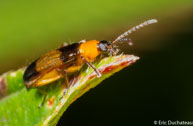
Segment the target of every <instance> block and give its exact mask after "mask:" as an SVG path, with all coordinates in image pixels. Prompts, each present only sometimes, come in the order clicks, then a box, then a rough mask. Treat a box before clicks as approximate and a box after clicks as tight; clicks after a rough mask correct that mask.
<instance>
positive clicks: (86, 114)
mask: <svg viewBox="0 0 193 126" xmlns="http://www.w3.org/2000/svg"><path fill="white" fill-rule="evenodd" d="M151 18H156V19H158V20H159V23H157V24H154V25H150V26H148V27H146V28H143V29H141V30H139V31H137V32H135V33H133V34H132V35H131V36H130V38H131V39H132V40H133V42H134V45H133V46H132V47H130V46H126V45H120V48H121V49H122V51H123V52H124V53H126V54H134V55H136V56H139V57H140V60H139V61H137V62H136V63H135V64H133V65H132V66H130V67H128V68H126V69H124V70H122V71H120V72H119V73H116V74H115V75H113V76H112V77H110V78H108V79H106V80H105V81H103V82H102V83H101V84H100V85H99V86H97V87H96V88H94V89H92V90H90V91H89V92H88V93H86V94H85V95H83V96H82V97H81V98H79V99H78V100H77V101H75V102H74V103H73V104H72V105H71V106H70V107H69V108H68V109H67V111H66V112H65V113H64V114H63V116H62V118H61V119H60V121H59V124H58V125H59V126H63V125H65V126H75V125H86V126H87V125H89V126H90V125H92V126H98V125H132V126H135V125H136V126H137V125H148V126H149V125H154V124H153V122H154V120H157V121H158V120H165V121H167V120H184V121H185V120H187V121H193V118H192V117H193V109H192V106H193V98H192V96H193V66H192V65H193V58H192V57H193V23H192V22H193V2H192V1H191V0H184V1H183V0H181V1H180V0H175V1H174V0H171V1H165V0H163V1H162V0H157V1H155V0H146V1H145V0H141V1H134V0H131V1H126V0H125V1H124V0H123V1H115V0H112V1H102V0H101V1H100V0H99V1H92V2H91V1H88V0H84V1H68V0H66V1H55V2H54V1H43V0H42V1H33V2H27V1H24V0H20V1H19V0H16V1H1V2H0V28H1V30H0V61H1V62H0V73H4V72H6V71H9V70H13V69H18V68H20V67H23V66H26V65H28V64H29V63H30V62H31V61H33V60H34V59H36V58H37V57H39V56H40V55H42V54H44V53H45V52H48V51H49V50H52V49H55V48H56V47H59V46H60V45H61V44H62V43H63V42H64V41H66V42H70V41H80V40H82V39H87V40H90V39H97V40H103V39H106V40H113V39H114V38H116V36H118V35H119V34H121V33H122V32H124V31H126V30H127V29H129V28H131V27H132V26H134V25H137V24H139V23H141V22H143V21H145V20H148V19H151Z"/></svg>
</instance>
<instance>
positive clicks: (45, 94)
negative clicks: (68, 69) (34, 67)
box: [38, 88, 47, 108]
mask: <svg viewBox="0 0 193 126" xmlns="http://www.w3.org/2000/svg"><path fill="white" fill-rule="evenodd" d="M38 91H39V92H40V93H41V94H42V95H44V98H43V100H42V102H41V103H40V104H39V106H38V108H41V107H42V106H43V105H44V103H45V101H46V98H47V93H46V92H45V91H44V90H41V89H40V88H38Z"/></svg>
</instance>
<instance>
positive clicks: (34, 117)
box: [0, 55, 139, 126]
mask: <svg viewBox="0 0 193 126" xmlns="http://www.w3.org/2000/svg"><path fill="white" fill-rule="evenodd" d="M138 59H139V58H138V57H136V56H133V55H119V56H113V57H107V58H104V59H102V60H98V61H96V62H95V63H94V65H95V67H96V68H97V69H98V70H99V71H100V73H101V74H102V77H100V78H97V76H96V74H95V73H94V72H93V70H92V69H91V68H88V67H84V68H83V70H82V71H80V72H79V73H78V74H75V75H72V76H71V77H70V78H69V84H70V87H69V89H66V88H65V86H64V82H65V81H64V80H63V79H60V80H58V81H56V82H54V83H52V84H48V85H46V86H43V87H41V90H44V91H46V92H47V97H46V100H45V102H44V104H43V106H42V107H39V105H40V104H41V103H42V100H43V98H44V95H43V94H41V93H40V92H39V90H38V89H36V88H34V89H31V90H30V91H27V90H26V89H25V86H24V83H23V80H22V76H23V72H24V69H19V70H17V71H12V72H8V73H5V74H4V75H2V76H1V77H0V96H1V100H0V106H1V107H0V125H1V126H34V125H35V126H42V125H45V126H46V125H48V126H54V125H56V124H57V122H58V120H59V118H60V117H61V116H62V114H63V112H64V111H65V110H66V109H67V108H68V106H69V105H70V104H71V103H72V102H73V101H75V100H76V99H77V98H79V97H80V96H81V95H83V94H84V93H85V92H87V91H88V90H90V89H91V88H94V87H95V86H96V85H98V84H99V83H100V82H101V81H103V80H104V79H105V78H107V77H109V76H111V75H112V74H113V73H115V72H118V71H119V70H121V69H123V68H125V67H126V66H129V65H130V64H132V63H134V62H135V61H136V60H138Z"/></svg>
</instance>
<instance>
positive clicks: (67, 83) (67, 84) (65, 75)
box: [57, 69, 69, 89]
mask: <svg viewBox="0 0 193 126" xmlns="http://www.w3.org/2000/svg"><path fill="white" fill-rule="evenodd" d="M57 71H58V72H59V73H60V74H61V75H62V76H63V77H64V79H65V81H66V83H65V86H66V88H67V89H68V88H69V81H68V77H67V74H66V72H65V70H61V69H57Z"/></svg>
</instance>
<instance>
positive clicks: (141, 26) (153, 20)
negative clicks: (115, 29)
mask: <svg viewBox="0 0 193 126" xmlns="http://www.w3.org/2000/svg"><path fill="white" fill-rule="evenodd" d="M157 22H158V21H157V20H156V19H151V20H148V21H145V22H143V23H141V24H139V25H137V26H135V27H133V28H131V29H129V30H128V31H126V32H124V33H123V34H121V35H120V36H118V37H117V38H116V39H115V40H114V41H113V42H112V43H111V45H113V44H115V43H117V42H120V41H122V40H123V41H124V38H125V37H127V36H128V35H130V34H131V33H133V32H134V31H136V30H138V29H140V28H143V27H144V26H147V25H150V24H154V23H157ZM128 40H129V45H132V43H131V40H130V39H128Z"/></svg>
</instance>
